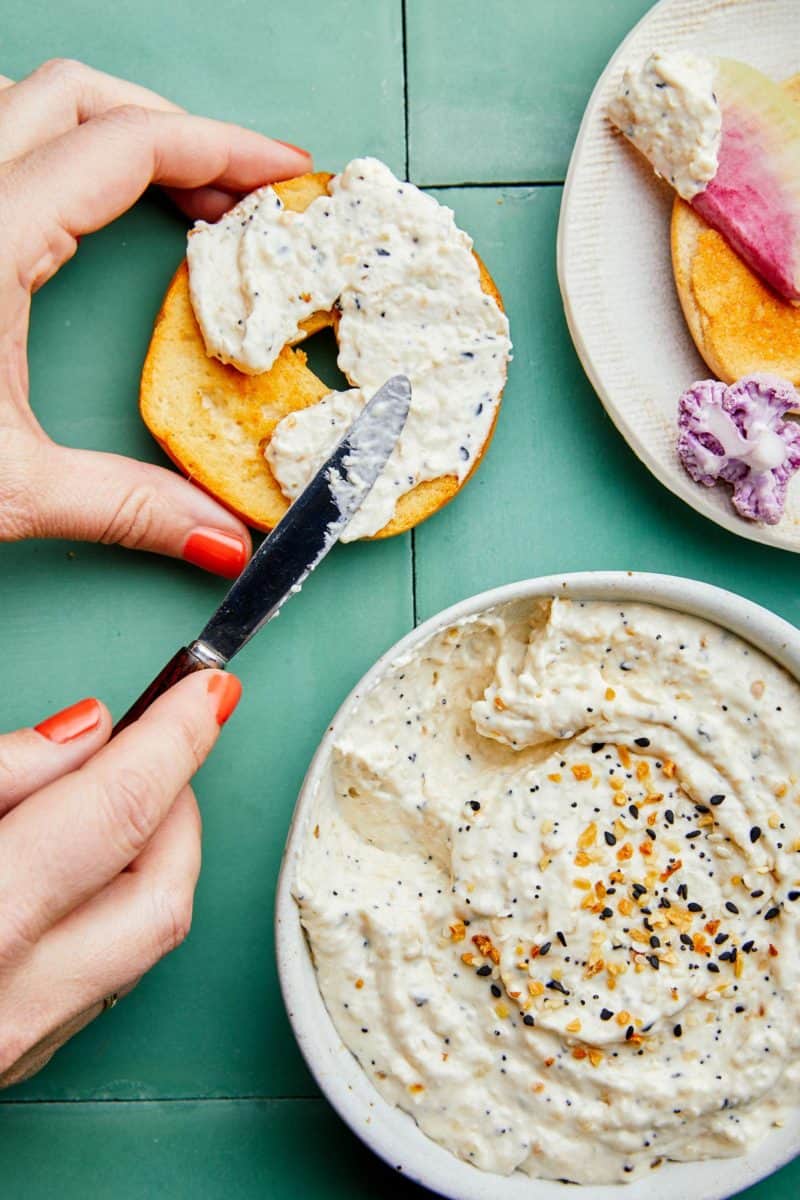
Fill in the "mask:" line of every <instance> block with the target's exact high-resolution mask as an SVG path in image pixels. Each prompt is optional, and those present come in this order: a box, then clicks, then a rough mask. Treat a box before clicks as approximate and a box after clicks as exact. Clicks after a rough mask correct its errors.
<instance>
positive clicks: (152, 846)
mask: <svg viewBox="0 0 800 1200" xmlns="http://www.w3.org/2000/svg"><path fill="white" fill-rule="evenodd" d="M200 860H201V822H200V813H199V810H198V808H197V802H196V800H195V798H194V795H193V793H192V790H191V788H189V787H186V788H184V789H183V791H181V793H180V795H179V796H178V798H177V799H176V800H175V803H174V804H173V806H172V808H171V809H170V811H169V813H168V814H167V816H166V817H165V818H164V820H163V822H162V823H161V825H160V827H159V828H158V830H157V831H156V833H155V834H154V835H153V838H152V839H151V841H150V843H149V844H148V846H147V847H146V849H145V850H144V852H143V853H142V854H141V855H140V856H139V858H138V859H137V860H136V863H135V864H134V866H133V867H132V869H131V870H129V871H123V872H122V874H120V875H118V876H117V878H116V879H114V880H113V881H112V882H111V883H109V884H108V886H107V887H105V888H104V889H103V890H102V891H101V892H99V893H98V894H97V895H96V896H94V897H92V899H91V900H89V901H87V902H86V903H85V904H83V905H81V907H80V908H77V909H76V910H75V911H74V912H72V913H70V914H69V915H68V916H67V917H65V918H64V919H63V920H62V921H60V922H59V923H58V924H57V925H56V926H55V927H54V928H53V929H51V930H50V931H49V932H48V933H47V934H45V936H44V937H43V938H42V939H41V941H40V942H39V944H38V945H37V947H36V950H35V953H34V955H33V958H32V959H31V961H30V964H29V966H28V969H27V971H26V972H25V978H24V981H23V985H22V989H21V992H20V994H19V995H15V996H14V997H13V999H14V1006H15V1008H18V1009H20V1010H21V1011H23V1012H27V1013H28V1016H27V1018H26V1028H25V1036H26V1037H27V1038H28V1039H33V1038H35V1039H36V1043H37V1045H39V1046H41V1045H42V1044H43V1041H44V1042H45V1043H46V1042H47V1041H48V1040H51V1039H57V1037H58V1030H60V1029H61V1028H62V1027H63V1026H64V1025H65V1023H68V1022H70V1021H71V1020H72V1019H73V1017H74V1014H80V1013H83V1012H85V1011H86V1010H87V1009H91V1006H92V1005H93V1004H95V1003H96V1002H97V1001H98V1000H102V998H103V997H104V996H108V995H112V994H113V993H115V992H116V993H117V994H120V993H122V992H123V990H124V989H125V988H126V986H127V985H128V984H129V981H130V980H132V979H138V978H140V977H141V976H142V975H144V974H145V972H146V971H149V970H150V968H151V967H153V966H154V965H155V964H156V963H157V962H158V961H159V960H160V959H162V958H164V956H165V955H167V954H169V953H170V951H172V950H174V949H176V948H177V947H178V946H179V945H180V944H181V943H182V942H183V941H184V939H185V938H186V936H187V935H188V932H189V929H190V927H191V922H192V907H193V902H194V891H195V887H196V885H197V878H198V875H199V873H200ZM34 998H35V999H36V1000H37V1002H36V1003H35V1004H34V1003H33V1000H34ZM96 1011H97V1010H95V1012H94V1013H93V1014H92V1015H96ZM67 1027H68V1028H69V1025H67ZM51 1031H52V1032H51ZM55 1049H56V1044H53V1046H52V1049H51V1050H50V1053H52V1052H53V1050H55Z"/></svg>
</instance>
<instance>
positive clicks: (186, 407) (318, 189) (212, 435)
mask: <svg viewBox="0 0 800 1200" xmlns="http://www.w3.org/2000/svg"><path fill="white" fill-rule="evenodd" d="M332 178H333V177H332V176H331V175H329V174H325V173H322V172H320V173H317V174H313V175H301V176H299V177H298V178H297V179H290V180H287V181H286V182H284V183H278V184H275V191H276V192H277V193H278V195H279V196H280V198H281V200H282V201H283V203H284V205H285V207H286V208H287V209H290V210H292V211H294V212H302V211H303V210H304V209H306V208H307V207H308V206H309V204H311V202H312V201H313V200H316V199H317V197H318V196H322V195H324V194H325V193H326V192H327V190H328V184H329V182H330V180H331V179H332ZM475 258H476V259H477V262H478V267H479V269H480V279H481V287H482V288H483V290H484V292H486V293H487V294H488V295H490V296H492V297H493V299H494V300H495V301H496V302H497V304H498V306H499V307H500V309H501V310H502V308H503V302H502V299H501V297H500V293H499V292H498V290H497V288H496V287H495V284H494V281H493V280H492V278H491V276H490V275H489V272H488V271H487V270H486V267H485V266H484V265H483V263H482V262H481V260H480V259H479V258H478V256H477V255H475ZM335 324H336V317H335V314H334V313H332V312H320V313H314V315H313V316H312V317H310V318H309V319H308V320H307V321H304V322H303V324H302V329H303V338H305V337H309V336H310V335H311V334H313V333H316V332H317V331H318V330H320V329H324V328H326V327H328V326H331V327H334V328H335ZM298 340H302V339H298ZM329 391H330V388H329V387H327V386H326V385H325V384H324V383H323V382H322V381H321V380H320V379H318V378H317V376H316V375H314V374H313V372H312V371H311V370H310V369H309V368H308V366H307V360H306V355H305V354H304V352H303V351H302V350H300V349H294V348H292V347H290V346H284V348H283V350H282V351H281V353H280V354H279V355H278V358H277V359H276V360H275V362H274V364H273V365H272V367H271V368H270V369H269V371H265V372H264V373H263V374H260V375H245V374H244V373H243V372H241V371H238V370H237V369H236V368H235V367H232V366H229V365H226V364H224V363H221V362H219V361H218V359H216V358H212V357H210V356H209V355H208V354H207V353H206V349H205V345H204V342H203V337H202V334H201V332H200V328H199V326H198V324H197V320H196V319H195V315H194V310H193V309H192V303H191V299H190V297H189V270H188V267H187V264H186V261H185V260H184V261H183V262H182V263H181V265H180V266H179V267H178V270H177V271H176V273H175V275H174V277H173V279H172V282H171V283H170V285H169V288H168V289H167V293H166V295H165V297H164V300H163V303H162V305H161V309H160V311H159V313H158V316H157V317H156V321H155V327H154V329H153V336H152V339H151V341H150V346H149V349H148V351H147V357H146V358H145V362H144V367H143V368H142V379H141V388H140V393H139V409H140V412H141V414H142V419H143V420H144V423H145V425H146V426H147V428H148V429H149V430H150V432H151V433H152V434H153V437H154V438H155V439H156V441H157V442H158V443H159V445H160V446H161V448H162V449H163V450H164V451H165V453H166V454H168V455H169V457H170V458H171V459H172V461H173V462H174V463H175V465H176V466H177V467H179V468H180V470H181V471H183V473H184V474H185V475H187V476H188V477H189V478H190V479H191V480H192V481H193V482H194V483H197V484H199V485H200V487H202V488H204V489H205V491H207V492H208V493H209V494H210V495H212V496H214V497H215V498H216V499H217V500H220V501H221V502H222V503H223V504H224V505H225V506H226V507H227V508H229V509H231V510H232V511H233V512H235V513H236V514H237V515H238V516H240V517H241V518H242V520H243V521H245V522H246V523H247V524H248V525H252V526H254V527H255V528H256V529H263V530H270V529H273V528H274V527H275V525H277V523H278V521H280V519H281V517H282V516H283V514H284V513H285V512H286V509H287V508H288V506H289V504H288V501H287V500H286V498H285V496H284V495H283V492H282V491H281V490H280V487H279V486H278V483H277V481H276V479H275V477H274V475H273V474H272V472H271V470H270V468H269V466H268V464H267V461H266V459H265V457H264V448H265V446H266V445H267V443H268V442H269V439H270V437H271V435H272V431H273V430H274V428H275V426H276V425H277V424H278V422H279V421H280V420H281V419H282V418H283V417H285V416H286V415H287V414H288V413H290V412H296V411H297V410H298V409H301V408H306V407H308V406H309V405H311V404H316V403H317V402H318V401H319V400H321V399H322V397H323V396H325V395H327V393H328V392H329ZM499 408H500V398H499V397H498V403H497V405H496V407H495V420H494V422H493V424H492V427H491V429H490V430H489V433H488V434H487V436H486V439H485V441H484V443H483V446H482V447H481V449H480V452H479V453H478V454H476V455H475V462H474V464H473V467H472V470H471V471H470V473H469V475H467V477H466V478H465V479H464V480H463V481H462V482H461V484H459V482H458V479H457V478H456V476H454V475H444V476H441V477H440V478H439V479H431V480H425V481H423V482H422V483H419V484H417V486H416V487H415V488H413V489H412V490H411V491H410V492H406V494H405V495H403V496H401V497H400V499H399V500H398V501H397V505H396V507H395V513H394V516H393V518H392V520H391V521H390V522H389V523H388V524H387V525H385V526H384V527H383V529H381V530H380V531H379V532H378V533H377V534H375V537H376V538H382V537H390V536H392V535H393V534H396V533H405V531H406V530H408V529H411V528H413V527H414V526H415V525H418V524H419V523H420V521H424V520H425V519H426V517H430V516H431V515H432V514H433V513H435V512H437V511H438V510H439V509H440V508H442V507H443V506H444V505H445V504H447V502H448V501H449V500H452V498H453V496H455V494H456V492H458V491H460V489H461V487H463V486H464V484H465V483H466V482H467V479H469V478H470V477H471V476H472V474H473V472H474V471H475V470H476V468H477V467H478V464H479V463H480V462H481V460H482V458H483V455H484V454H485V452H486V448H487V446H488V445H489V442H490V441H491V439H492V434H493V433H494V428H495V424H496V422H497V412H498V411H499Z"/></svg>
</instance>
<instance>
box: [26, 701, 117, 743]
mask: <svg viewBox="0 0 800 1200" xmlns="http://www.w3.org/2000/svg"><path fill="white" fill-rule="evenodd" d="M100 716H101V710H100V705H99V704H98V703H97V701H96V700H93V699H92V698H91V697H89V698H88V699H86V700H79V701H78V703H77V704H71V705H70V706H69V708H62V710H61V712H57V713H53V715H52V717H47V718H46V719H45V720H44V721H41V722H40V723H39V724H38V725H35V726H34V728H35V730H36V732H37V733H40V734H41V735H42V737H46V738H47V740H48V741H49V742H57V743H58V745H59V746H63V745H64V743H65V742H74V741H75V739H76V738H79V737H83V735H84V734H85V733H90V732H91V731H92V730H93V729H97V726H98V725H99V724H100Z"/></svg>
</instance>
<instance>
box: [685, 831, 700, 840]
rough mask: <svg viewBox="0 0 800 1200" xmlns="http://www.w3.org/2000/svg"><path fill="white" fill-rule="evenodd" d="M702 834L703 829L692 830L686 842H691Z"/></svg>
mask: <svg viewBox="0 0 800 1200" xmlns="http://www.w3.org/2000/svg"><path fill="white" fill-rule="evenodd" d="M702 832H703V831H702V829H690V830H689V832H688V833H687V835H686V840H687V841H689V842H690V841H691V840H692V839H693V838H699V837H700V834H701V833H702Z"/></svg>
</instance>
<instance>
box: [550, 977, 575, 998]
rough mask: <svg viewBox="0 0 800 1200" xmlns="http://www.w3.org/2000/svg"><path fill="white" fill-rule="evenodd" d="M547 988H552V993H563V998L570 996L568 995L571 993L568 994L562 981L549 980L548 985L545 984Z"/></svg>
mask: <svg viewBox="0 0 800 1200" xmlns="http://www.w3.org/2000/svg"><path fill="white" fill-rule="evenodd" d="M545 987H548V988H550V991H551V992H561V995H562V996H568V995H569V992H568V991H567V989H566V988H565V987H564V985H563V983H562V982H561V980H560V979H549V980H548V981H547V983H546V984H545Z"/></svg>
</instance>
